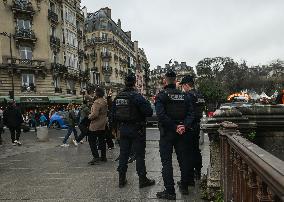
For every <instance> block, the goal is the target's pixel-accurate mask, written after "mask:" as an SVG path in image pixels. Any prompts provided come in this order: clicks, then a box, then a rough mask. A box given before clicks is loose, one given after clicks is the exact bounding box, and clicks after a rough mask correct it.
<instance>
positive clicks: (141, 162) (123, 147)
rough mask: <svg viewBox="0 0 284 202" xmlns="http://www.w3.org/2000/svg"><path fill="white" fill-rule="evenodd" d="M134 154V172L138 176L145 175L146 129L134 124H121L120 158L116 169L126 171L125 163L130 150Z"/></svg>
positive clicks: (121, 171)
mask: <svg viewBox="0 0 284 202" xmlns="http://www.w3.org/2000/svg"><path fill="white" fill-rule="evenodd" d="M132 148H133V150H134V153H135V154H136V172H137V174H138V176H146V174H147V172H146V165H145V149H146V129H145V128H144V127H143V128H142V127H141V128H137V127H135V126H127V125H126V126H121V128H120V158H119V166H118V168H117V171H118V172H119V173H126V172H127V168H128V166H127V164H128V159H129V155H130V154H131V150H132Z"/></svg>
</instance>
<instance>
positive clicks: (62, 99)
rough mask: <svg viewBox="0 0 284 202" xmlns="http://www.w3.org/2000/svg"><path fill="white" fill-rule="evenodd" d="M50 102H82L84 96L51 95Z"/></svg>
mask: <svg viewBox="0 0 284 202" xmlns="http://www.w3.org/2000/svg"><path fill="white" fill-rule="evenodd" d="M49 100H50V103H54V104H69V103H75V104H82V102H83V98H70V97H60V96H50V97H49Z"/></svg>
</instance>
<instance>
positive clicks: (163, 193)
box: [156, 190, 176, 200]
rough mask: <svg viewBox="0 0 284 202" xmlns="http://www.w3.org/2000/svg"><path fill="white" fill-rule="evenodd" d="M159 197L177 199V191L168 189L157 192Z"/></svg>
mask: <svg viewBox="0 0 284 202" xmlns="http://www.w3.org/2000/svg"><path fill="white" fill-rule="evenodd" d="M156 196H157V198H160V199H167V200H176V194H175V193H169V192H167V191H166V190H164V191H161V192H157V194H156Z"/></svg>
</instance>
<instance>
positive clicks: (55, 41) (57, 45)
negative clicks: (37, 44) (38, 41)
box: [49, 35, 60, 50]
mask: <svg viewBox="0 0 284 202" xmlns="http://www.w3.org/2000/svg"><path fill="white" fill-rule="evenodd" d="M49 42H50V46H51V47H52V48H53V49H56V50H58V49H59V48H60V39H59V38H58V37H55V36H52V35H51V36H50V41H49Z"/></svg>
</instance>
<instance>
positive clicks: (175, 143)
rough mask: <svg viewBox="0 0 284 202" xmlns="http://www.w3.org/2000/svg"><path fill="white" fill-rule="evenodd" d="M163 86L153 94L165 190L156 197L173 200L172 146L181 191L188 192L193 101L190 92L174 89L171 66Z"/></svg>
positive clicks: (191, 177) (190, 167)
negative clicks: (179, 176) (178, 168)
mask: <svg viewBox="0 0 284 202" xmlns="http://www.w3.org/2000/svg"><path fill="white" fill-rule="evenodd" d="M164 84H165V87H164V89H163V90H162V91H161V92H159V94H158V95H157V96H156V102H155V107H156V113H157V117H158V123H159V130H160V143H159V147H160V156H161V161H162V176H163V181H164V186H165V190H164V191H161V192H158V193H157V197H158V198H162V199H168V200H175V199H176V193H175V188H174V185H175V183H174V179H173V166H172V153H173V148H174V149H175V152H176V154H177V158H178V162H179V166H180V171H181V183H180V186H179V188H180V191H181V193H182V194H189V193H188V186H189V184H190V182H191V181H192V180H193V176H192V172H189V171H190V170H192V166H191V162H192V160H191V159H190V158H189V157H190V156H191V155H189V154H190V153H191V151H190V150H191V148H192V147H191V145H188V144H187V143H188V142H189V141H188V139H190V138H191V136H190V130H191V128H192V123H193V120H194V105H193V103H192V102H193V101H192V97H191V96H185V94H184V93H182V91H180V90H178V89H176V74H175V72H173V71H172V70H170V71H168V72H167V73H166V74H165V79H164Z"/></svg>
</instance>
